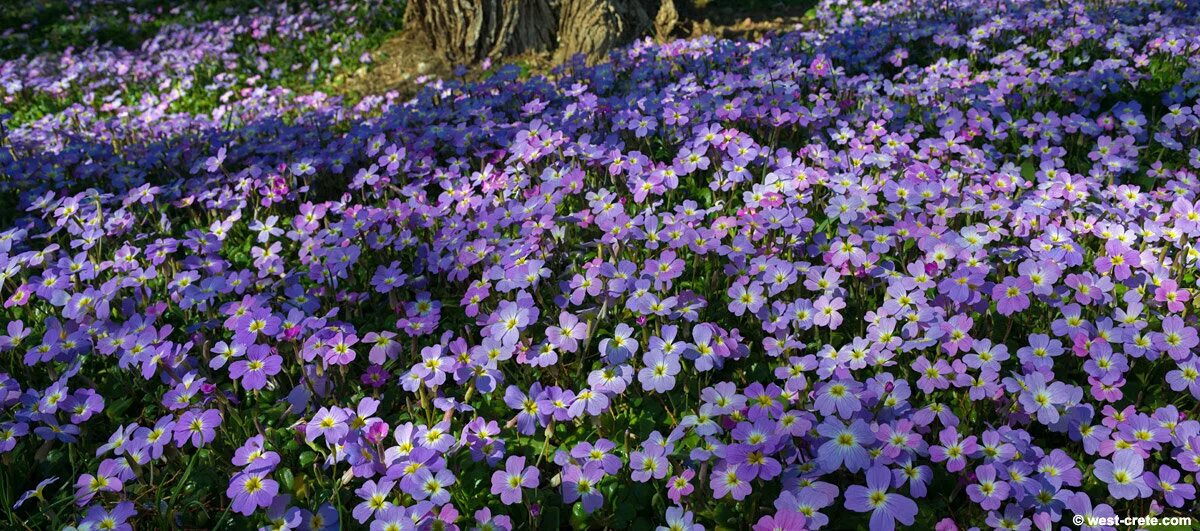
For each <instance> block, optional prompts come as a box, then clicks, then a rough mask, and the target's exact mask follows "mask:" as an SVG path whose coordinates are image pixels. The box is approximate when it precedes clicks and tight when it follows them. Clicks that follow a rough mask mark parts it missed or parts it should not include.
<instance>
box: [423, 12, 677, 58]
mask: <svg viewBox="0 0 1200 531" xmlns="http://www.w3.org/2000/svg"><path fill="white" fill-rule="evenodd" d="M676 20H677V15H676V13H675V6H674V2H673V0H409V2H408V6H407V8H406V10H405V13H404V26H405V29H404V31H415V32H419V33H420V34H421V35H422V37H423V38H424V39H425V40H426V42H427V43H428V44H429V46H430V47H431V48H433V49H434V50H435V51H436V52H438V53H440V54H442V56H443V57H444V58H445V59H446V60H447V61H449V62H450V63H452V64H470V63H475V62H477V61H480V60H482V59H484V58H488V57H493V58H494V57H501V56H505V55H509V56H511V55H518V54H522V53H527V52H553V54H554V56H555V58H556V59H558V60H563V59H567V58H569V57H571V56H573V55H575V54H578V53H582V54H584V55H585V56H587V57H588V59H589V60H596V59H600V58H602V57H603V56H604V55H605V54H606V53H608V51H609V50H611V49H613V48H615V47H617V46H621V45H624V44H628V43H629V42H631V41H633V40H634V39H636V38H638V37H640V36H643V35H654V36H655V37H657V38H660V39H661V38H665V36H666V34H667V33H669V32H670V31H671V28H672V27H673V26H674V24H675V21H676Z"/></svg>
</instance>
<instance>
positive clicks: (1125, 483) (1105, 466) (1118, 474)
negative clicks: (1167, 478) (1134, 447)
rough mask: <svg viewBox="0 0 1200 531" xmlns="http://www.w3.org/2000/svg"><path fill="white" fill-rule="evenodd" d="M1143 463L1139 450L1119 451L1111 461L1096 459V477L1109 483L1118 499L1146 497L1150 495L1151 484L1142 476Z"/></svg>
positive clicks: (1110, 492)
mask: <svg viewBox="0 0 1200 531" xmlns="http://www.w3.org/2000/svg"><path fill="white" fill-rule="evenodd" d="M1143 464H1144V463H1143V462H1142V458H1141V456H1139V455H1138V454H1137V452H1134V451H1131V450H1123V451H1119V452H1116V453H1115V454H1113V458H1112V460H1111V461H1110V460H1108V459H1101V460H1099V461H1096V470H1095V474H1096V478H1097V479H1099V480H1100V481H1103V482H1105V483H1107V484H1108V492H1109V494H1112V496H1113V497H1114V498H1116V499H1118V500H1132V499H1136V498H1145V497H1147V496H1149V495H1150V486H1149V485H1147V484H1146V480H1145V478H1143V477H1142V466H1143Z"/></svg>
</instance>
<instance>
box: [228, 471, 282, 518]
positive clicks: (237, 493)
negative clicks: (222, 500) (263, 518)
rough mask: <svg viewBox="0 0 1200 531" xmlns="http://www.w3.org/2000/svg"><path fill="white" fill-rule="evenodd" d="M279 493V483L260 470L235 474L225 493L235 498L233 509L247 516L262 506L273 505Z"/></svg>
mask: <svg viewBox="0 0 1200 531" xmlns="http://www.w3.org/2000/svg"><path fill="white" fill-rule="evenodd" d="M278 493H279V483H277V482H275V480H273V479H270V478H267V477H265V473H264V472H259V471H247V472H242V473H240V474H238V475H236V476H234V477H233V479H231V480H230V481H229V488H228V489H226V490H225V495H226V496H229V498H230V499H232V500H233V506H232V507H233V511H234V512H236V513H239V514H242V515H245V516H250V515H251V514H254V511H256V510H258V509H259V508H260V507H267V506H269V505H271V501H272V500H274V499H275V496H276V495H277V494H278Z"/></svg>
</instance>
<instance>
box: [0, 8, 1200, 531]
mask: <svg viewBox="0 0 1200 531" xmlns="http://www.w3.org/2000/svg"><path fill="white" fill-rule="evenodd" d="M1197 20H1200V7H1197V6H1195V5H1188V4H1186V3H1177V2H1173V1H1172V2H1167V1H1138V2H1133V1H1118V2H1108V3H1103V4H1097V3H1091V2H1073V1H1068V2H1060V3H1043V2H1036V1H1018V2H1008V1H1003V2H1002V1H991V0H985V1H976V0H972V1H966V0H949V1H945V0H937V1H933V0H911V1H902V2H892V3H886V4H876V3H873V2H861V1H857V0H852V1H849V2H846V1H842V0H838V1H827V2H823V3H822V4H821V5H820V6H819V7H818V9H817V10H816V17H815V19H814V23H813V24H814V27H812V28H808V29H797V30H795V31H790V32H785V33H780V34H771V35H768V36H766V37H764V38H763V39H761V40H757V41H749V42H733V41H725V40H716V39H713V38H711V37H705V38H699V39H694V40H685V41H676V42H671V43H667V44H661V45H659V44H651V43H649V42H643V43H638V44H636V45H634V46H632V47H630V48H626V49H623V50H619V51H617V52H614V54H613V55H612V56H611V58H610V60H609V61H607V62H604V63H601V64H598V65H594V66H589V65H586V64H584V63H583V62H582V61H581V60H579V61H572V62H568V63H567V64H565V65H563V66H561V67H559V68H557V69H556V70H555V71H554V72H553V73H552V75H551V76H550V77H544V76H533V77H529V78H522V76H521V75H520V71H519V69H517V68H516V67H512V66H508V67H500V68H496V69H495V70H494V71H493V72H491V75H489V76H487V77H486V78H485V79H482V80H480V81H477V82H472V83H467V82H463V81H459V80H442V81H435V82H432V83H430V84H428V85H427V86H426V87H425V88H423V89H422V91H421V92H420V93H419V94H418V95H417V96H416V97H415V98H413V99H412V100H411V101H408V102H404V103H398V102H394V101H393V102H389V101H384V100H382V99H376V100H370V101H367V102H364V103H363V104H360V105H359V106H357V107H355V108H345V107H344V106H343V104H342V103H341V102H339V101H334V100H329V101H324V100H323V101H322V102H321V103H320V105H318V106H316V107H314V108H313V109H311V110H309V111H304V112H299V110H298V112H297V113H295V114H296V115H295V116H291V117H284V116H282V115H279V114H271V113H268V115H267V116H266V117H263V118H259V119H256V118H255V116H254V113H253V112H252V111H247V114H245V115H244V119H243V120H239V121H238V123H236V124H232V123H231V124H222V125H218V124H213V125H212V126H211V127H204V128H201V129H199V130H190V132H189V133H188V134H180V135H163V136H161V137H140V138H141V140H140V141H139V142H135V143H131V144H123V143H118V142H108V141H100V140H97V139H96V138H93V137H88V136H85V135H77V136H71V137H69V138H67V139H65V140H64V141H63V143H62V144H61V145H55V146H53V147H52V148H50V149H48V148H47V147H46V146H44V145H40V144H38V143H37V142H32V141H30V138H31V137H27V136H21V135H20V134H18V132H17V131H12V132H10V133H11V134H10V135H9V136H8V137H6V139H5V144H6V146H7V147H8V149H7V150H5V151H3V152H0V172H2V173H3V175H5V176H6V177H7V179H6V183H7V184H0V191H3V192H4V193H6V194H8V195H7V196H6V197H7V198H8V199H5V200H6V201H10V203H11V204H13V205H14V208H13V209H11V210H12V211H13V212H8V213H6V214H3V215H0V219H4V220H5V223H6V224H7V225H6V226H5V227H2V228H3V229H4V230H3V232H0V286H2V289H3V293H2V295H3V301H4V302H3V308H4V309H3V312H4V313H3V315H4V321H5V322H4V329H3V330H4V332H3V334H4V335H2V336H0V353H2V356H3V358H2V359H3V360H4V361H3V365H0V408H2V413H0V453H2V456H3V458H4V462H5V466H6V469H8V470H10V472H7V473H6V477H8V478H9V479H8V481H6V482H5V485H6V488H12V489H15V491H14V492H4V493H3V495H4V496H6V497H7V499H15V500H17V501H16V503H15V509H14V511H15V512H14V514H19V515H22V518H28V520H27V521H28V522H30V523H29V524H28V525H37V526H39V527H41V526H51V525H60V526H61V525H66V524H71V525H76V526H77V527H79V528H87V527H89V526H90V527H91V528H101V529H131V528H132V526H134V525H138V526H139V527H143V526H145V527H171V526H176V527H212V526H216V525H222V526H224V525H230V523H233V525H235V526H241V527H254V526H263V527H265V528H269V529H294V528H301V527H303V528H306V529H335V528H340V527H349V528H357V527H364V528H367V527H369V528H370V529H373V530H406V529H459V528H464V529H514V528H522V529H524V528H532V527H537V526H541V527H545V528H560V527H566V526H573V527H576V528H588V527H596V528H601V527H607V528H620V527H630V526H632V527H641V528H648V527H654V526H660V527H659V529H663V530H669V531H677V530H699V529H712V528H717V527H723V528H753V529H757V530H774V529H820V528H839V527H845V526H854V525H861V526H869V527H870V528H872V529H881V530H886V529H892V528H894V527H896V526H899V525H913V526H918V527H921V528H934V527H935V526H936V527H937V528H938V529H947V530H948V529H960V528H962V529H965V528H997V529H1032V528H1035V527H1036V528H1038V529H1052V528H1058V527H1061V526H1064V525H1070V524H1068V523H1067V522H1069V521H1071V520H1072V516H1074V515H1079V516H1084V517H1089V516H1095V517H1103V516H1111V515H1114V514H1126V513H1133V514H1188V513H1187V511H1189V510H1191V509H1194V507H1195V498H1196V490H1195V482H1196V477H1195V475H1196V473H1197V472H1200V420H1198V419H1197V418H1196V417H1197V415H1198V414H1200V338H1198V334H1197V330H1198V329H1200V323H1198V322H1197V317H1196V316H1197V311H1198V310H1200V302H1198V299H1200V296H1198V295H1200V294H1197V293H1196V290H1197V276H1196V270H1197V265H1198V263H1200V247H1198V246H1197V245H1196V242H1197V241H1200V180H1198V175H1197V172H1198V171H1200V148H1198V147H1197V145H1198V142H1197V141H1198V140H1200V37H1198V36H1200V25H1198V24H1197V23H1196V21H1197ZM245 96H246V98H245V99H246V101H245V102H244V103H241V104H237V105H244V106H245V107H243V108H244V109H255V108H257V107H256V106H257V105H260V102H255V101H254V100H255V96H254V95H253V94H247V95H245ZM3 216H7V217H3ZM59 478H65V479H62V480H60V479H59ZM60 482H61V484H60ZM68 485H73V488H70V487H69V486H68ZM22 493H23V494H22ZM65 507H72V508H73V510H70V509H63V508H65ZM1085 528H1087V527H1086V526H1085Z"/></svg>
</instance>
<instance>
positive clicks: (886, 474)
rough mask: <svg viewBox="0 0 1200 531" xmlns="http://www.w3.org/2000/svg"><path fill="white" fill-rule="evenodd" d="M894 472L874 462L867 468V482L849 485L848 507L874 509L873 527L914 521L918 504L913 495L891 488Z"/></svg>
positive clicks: (860, 509) (864, 509)
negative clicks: (912, 497)
mask: <svg viewBox="0 0 1200 531" xmlns="http://www.w3.org/2000/svg"><path fill="white" fill-rule="evenodd" d="M891 481H892V474H891V472H890V471H889V470H888V469H887V467H885V466H882V465H875V466H873V467H871V468H870V469H868V470H867V486H865V487H863V486H861V485H851V486H850V487H848V488H846V508H847V509H850V510H851V511H856V512H860V513H865V512H870V513H871V529H880V530H885V531H886V530H891V529H895V528H896V522H900V523H901V524H904V525H912V523H913V518H914V517H915V516H916V514H917V504H916V503H914V502H913V501H912V500H911V499H909V498H906V497H904V496H901V495H899V494H896V493H890V492H888V488H889V487H890V485H891Z"/></svg>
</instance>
